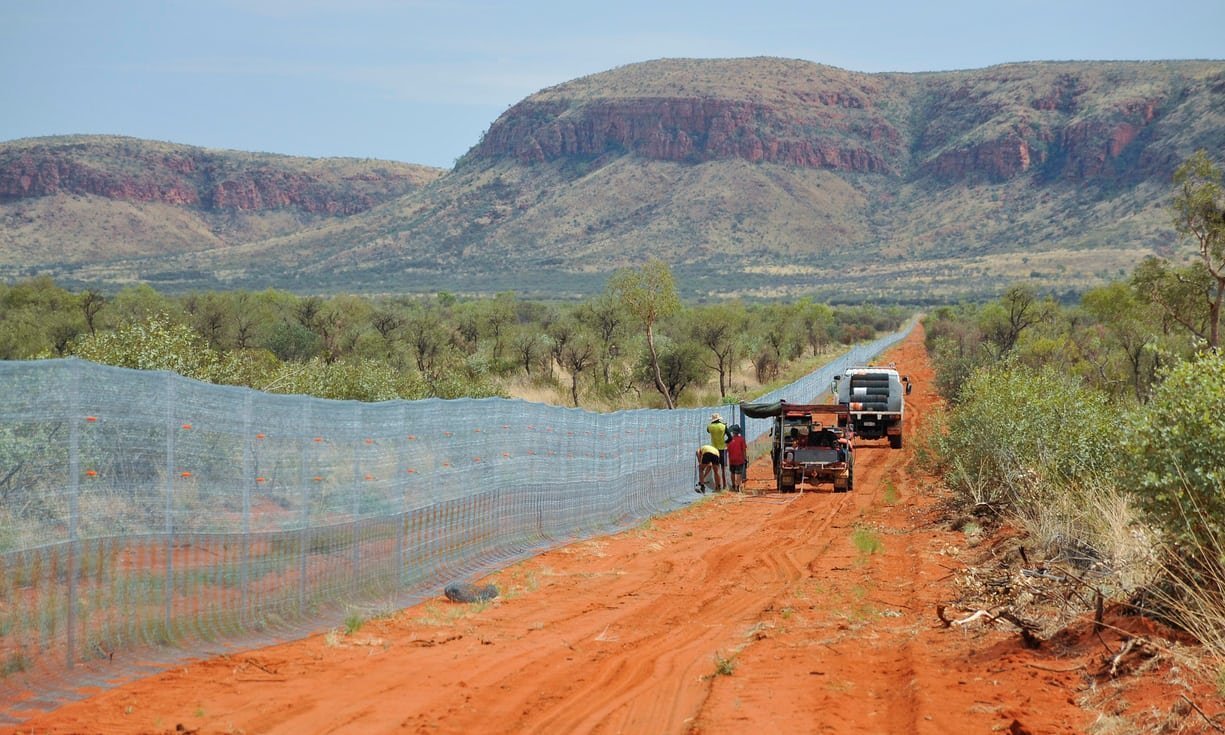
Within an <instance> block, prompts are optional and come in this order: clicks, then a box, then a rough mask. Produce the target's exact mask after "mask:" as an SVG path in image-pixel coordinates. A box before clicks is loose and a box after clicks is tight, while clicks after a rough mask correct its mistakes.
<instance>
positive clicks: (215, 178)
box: [0, 139, 433, 215]
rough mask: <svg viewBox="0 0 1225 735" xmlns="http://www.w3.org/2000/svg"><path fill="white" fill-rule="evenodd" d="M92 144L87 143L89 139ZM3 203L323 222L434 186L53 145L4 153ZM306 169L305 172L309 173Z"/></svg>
mask: <svg viewBox="0 0 1225 735" xmlns="http://www.w3.org/2000/svg"><path fill="white" fill-rule="evenodd" d="M86 140H87V141H88V140H89V139H86ZM3 153H4V155H0V199H20V198H27V197H41V196H50V195H53V194H60V193H65V194H88V195H94V196H100V197H106V198H109V199H121V200H127V201H137V202H162V203H165V204H173V205H179V206H190V207H199V208H201V209H205V210H231V211H233V210H237V211H262V210H271V209H284V208H293V209H297V210H299V211H302V212H309V213H312V214H325V215H348V214H354V213H357V212H361V211H365V210H367V209H370V208H371V207H373V206H375V205H377V204H379V203H381V202H384V201H387V200H388V199H392V198H395V197H397V196H400V195H402V194H405V193H407V192H410V191H412V190H414V189H416V188H419V187H420V186H421V185H423V184H424V183H425V182H426V181H428V180H430V179H431V178H433V177H432V176H431V175H429V174H428V173H427V172H428V170H427V169H424V168H423V167H404V168H403V169H398V168H396V166H395V165H390V164H389V165H387V166H380V167H376V168H375V169H373V170H368V169H369V167H363V166H362V165H360V164H357V163H355V164H353V165H352V167H351V168H352V170H345V166H344V165H343V164H341V165H337V166H334V167H331V168H328V169H326V170H321V171H317V172H316V171H310V170H296V169H295V168H294V162H295V161H296V160H298V161H303V162H308V161H311V160H312V159H292V158H289V157H281V158H280V159H278V160H280V161H282V162H283V163H282V165H279V166H278V165H272V164H268V163H262V162H258V161H252V162H247V161H244V160H242V158H241V154H235V156H234V157H229V156H227V155H225V154H220V153H215V152H210V151H206V150H204V149H188V148H184V150H183V152H174V153H158V152H155V151H149V150H145V149H143V148H142V147H141V146H140V145H139V144H138V143H133V142H125V143H124V144H123V145H122V150H116V149H115V146H114V145H113V144H111V143H110V142H109V141H108V139H102V142H98V143H91V142H86V143H73V144H61V143H48V144H44V145H32V146H24V147H23V148H21V149H17V150H9V151H3ZM303 168H306V167H305V166H304V167H303Z"/></svg>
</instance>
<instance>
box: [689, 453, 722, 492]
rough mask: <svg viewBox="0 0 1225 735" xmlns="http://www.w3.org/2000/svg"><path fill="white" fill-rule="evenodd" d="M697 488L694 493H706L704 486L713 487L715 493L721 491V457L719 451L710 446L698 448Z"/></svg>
mask: <svg viewBox="0 0 1225 735" xmlns="http://www.w3.org/2000/svg"><path fill="white" fill-rule="evenodd" d="M697 461H698V486H697V487H696V488H694V490H695V491H696V492H699V493H704V492H706V485H707V483H709V484H710V485H711V486H713V488H714V491H715V492H722V491H723V457H722V455H720V454H719V450H718V449H715V448H714V447H713V446H712V445H710V444H703V445H702V446H701V447H700V448H698V456H697Z"/></svg>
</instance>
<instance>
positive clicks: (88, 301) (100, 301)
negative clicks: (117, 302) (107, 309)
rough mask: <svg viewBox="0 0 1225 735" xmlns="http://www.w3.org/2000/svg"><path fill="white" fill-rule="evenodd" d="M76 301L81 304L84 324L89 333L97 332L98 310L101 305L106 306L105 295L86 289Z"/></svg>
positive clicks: (100, 309)
mask: <svg viewBox="0 0 1225 735" xmlns="http://www.w3.org/2000/svg"><path fill="white" fill-rule="evenodd" d="M78 298H79V299H80V300H79V301H78V303H79V304H80V305H81V313H82V314H83V315H84V316H85V326H86V327H87V328H88V329H89V333H90V334H97V333H98V312H100V311H102V307H104V306H106V297H105V296H103V295H102V294H100V293H98V292H97V291H94V290H93V289H86V290H85V291H82V292H81V294H80V296H79V297H78Z"/></svg>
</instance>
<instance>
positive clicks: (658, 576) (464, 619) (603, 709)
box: [9, 330, 1171, 735]
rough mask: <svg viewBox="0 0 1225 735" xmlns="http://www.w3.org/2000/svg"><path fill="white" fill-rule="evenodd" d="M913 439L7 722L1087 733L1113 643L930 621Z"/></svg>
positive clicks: (945, 558)
mask: <svg viewBox="0 0 1225 735" xmlns="http://www.w3.org/2000/svg"><path fill="white" fill-rule="evenodd" d="M889 359H892V360H895V361H897V363H898V365H899V367H901V368H902V369H903V370H904V372H906V373H908V374H909V375H910V376H911V377H912V378H913V379H914V381H915V383H916V388H915V391H914V393H913V395H912V396H911V398H910V401H909V403H908V409H909V414H908V423H907V426H906V430H907V431H908V432H913V431H915V430H916V428H917V426H918V424H919V421H920V420H921V418H922V416H923V414H924V413H925V412H926V411H928V410H930V407H931V406H933V405H934V404H935V401H936V398H935V395H934V393H933V392H932V387H931V386H932V376H931V371H930V368H929V367H928V365H927V362H926V357H925V354H924V352H923V349H922V332H921V330H917V331H916V332H915V333H914V334H913V335H912V336H911V337H910V338H909V339H908V340H907V341H906V342H905V343H904V344H903V345H901V346H900V347H899V348H897V349H896V350H895V351H894V353H893V354H891V355H890V357H889ZM907 438H908V439H909V438H911V437H907ZM695 441H696V437H695ZM912 444H913V442H909V441H908V442H907V446H908V447H909V446H911V445H912ZM910 454H911V452H910V449H909V448H907V449H905V450H902V451H891V450H889V449H888V448H887V445H884V444H883V443H882V445H881V446H879V447H878V446H871V445H868V444H864V445H863V446H861V447H860V448H859V449H858V450H857V466H856V477H855V490H854V492H851V493H847V494H833V493H831V492H828V491H827V490H826V489H824V488H822V489H821V490H819V491H816V492H804V493H802V494H794V495H778V494H774V493H773V492H768V493H767V492H765V491H766V490H767V489H772V488H770V485H771V481H770V478H769V459H768V458H766V459H765V461H764V462H759V463H758V464H757V465H755V466H754V467H753V468H752V472H751V475H750V488H755V489H757V490H759V491H762V494H760V495H737V494H723V495H719V496H713V497H709V498H707V499H704V500H703V501H701V502H699V503H697V504H695V505H693V506H691V507H689V508H687V509H685V510H683V511H680V512H677V513H673V514H671V515H668V516H666V517H660V518H656V519H654V520H652V521H651V522H649V523H646V524H644V525H642V526H640V527H638V528H636V529H633V530H630V531H627V532H624V533H621V534H617V535H615V536H610V537H603V538H597V539H593V540H589V541H585V542H580V543H575V544H572V545H570V546H568V547H565V548H560V549H556V550H554V551H551V552H548V553H545V554H542V555H540V556H538V557H535V558H532V559H530V560H527V561H524V562H521V563H519V564H517V565H515V566H513V567H511V568H508V569H506V570H503V571H502V572H500V573H498V574H495V575H492V576H491V577H490V578H489V579H488V580H481V581H482V582H484V581H492V582H494V583H496V584H497V585H498V587H499V589H501V590H503V593H504V594H503V596H502V597H501V598H499V599H498V600H496V601H494V602H492V603H489V604H486V605H457V604H451V603H448V602H446V601H445V600H444V599H443V598H441V596H440V597H439V598H438V600H437V601H432V602H428V603H425V604H423V605H420V606H417V607H414V608H410V609H406V610H402V611H400V612H399V613H397V614H396V615H394V616H393V617H389V618H383V619H379V620H374V621H370V622H367V623H366V624H365V625H364V626H363V627H362V628H361V629H360V630H358V631H357V632H355V633H353V634H351V635H345V634H343V633H338V632H333V633H331V634H328V635H324V634H320V635H315V636H312V637H310V638H307V639H304V640H301V641H296V642H292V643H287V644H284V645H277V646H273V647H270V648H264V649H260V650H255V651H251V652H248V653H244V654H240V655H232V656H226V657H221V658H217V659H212V660H208V661H203V662H199V663H192V664H189V665H186V666H183V667H180V668H176V669H174V670H172V671H168V672H165V673H162V674H159V675H156V676H153V677H150V678H147V679H143V680H140V681H137V682H134V683H131V684H128V685H125V686H123V687H121V688H118V689H114V690H111V691H107V692H103V693H100V694H98V695H96V696H94V697H92V698H90V699H87V700H84V701H81V702H76V703H72V704H69V705H66V706H64V707H62V708H60V709H58V710H56V711H55V712H51V713H48V714H45V715H42V716H38V717H35V718H33V719H31V720H29V721H27V722H26V723H24V724H23V725H21V726H20V728H17V729H15V730H9V732H21V733H28V732H33V733H174V732H196V733H202V734H203V733H209V734H211V733H247V734H249V735H250V734H254V733H295V734H299V733H391V732H397V733H400V732H403V733H473V732H479V733H485V734H491V735H492V734H496V733H558V734H564V733H701V734H704V735H705V734H711V735H713V734H716V733H746V732H778V733H933V734H936V733H939V734H941V735H944V734H950V733H952V734H956V733H989V732H1013V733H1023V732H1030V733H1081V732H1085V731H1086V730H1087V728H1088V727H1089V726H1090V724H1091V723H1093V722H1094V720H1095V719H1097V718H1098V717H1099V715H1098V713H1096V712H1093V711H1091V710H1089V709H1086V708H1083V707H1082V706H1081V705H1082V704H1083V703H1084V702H1083V701H1082V700H1083V698H1084V695H1085V693H1086V692H1087V690H1088V688H1089V687H1088V686H1087V685H1088V683H1089V680H1088V679H1087V678H1086V676H1087V671H1088V670H1090V669H1091V668H1093V667H1095V666H1096V665H1097V660H1096V659H1094V658H1093V657H1094V656H1096V658H1097V659H1100V658H1101V649H1100V647H1099V648H1098V649H1097V650H1096V652H1091V651H1090V649H1088V647H1087V646H1086V647H1082V648H1079V649H1077V648H1074V647H1073V646H1070V645H1069V646H1065V647H1064V648H1063V649H1061V650H1060V651H1059V652H1058V653H1056V652H1053V651H1051V650H1049V649H1050V647H1049V646H1046V647H1044V648H1042V649H1039V650H1027V649H1025V648H1024V647H1022V645H1021V643H1020V639H1019V637H1018V636H1017V634H1016V632H1015V631H1009V630H1005V629H993V628H987V627H981V626H978V625H967V626H964V629H962V628H946V627H944V626H942V625H941V624H940V623H939V621H938V620H937V618H936V613H935V609H936V606H937V604H940V603H943V602H946V601H948V600H950V599H953V598H954V597H955V596H956V593H955V590H954V589H953V577H954V574H955V573H956V572H957V571H959V570H960V569H962V568H963V566H964V562H963V561H960V560H959V555H960V554H961V553H962V551H961V548H962V547H964V546H965V536H964V535H963V534H961V533H958V532H954V531H950V530H947V529H946V528H944V527H943V526H941V525H940V524H938V523H937V511H936V509H935V505H936V497H935V496H936V490H934V489H932V488H934V486H935V485H934V483H932V482H931V481H930V480H929V479H928V478H925V477H924V476H923V475H922V474H921V473H918V472H917V471H916V470H914V469H913V468H911V467H910V465H909V461H910ZM957 614H964V612H959V613H957ZM1094 645H1095V646H1096V643H1095V644H1094ZM1162 691H1163V692H1164V691H1165V690H1162ZM1156 695H1157V699H1158V700H1159V701H1158V704H1160V705H1162V706H1165V707H1168V706H1169V705H1170V704H1171V700H1170V699H1169V698H1168V696H1167V695H1164V694H1161V693H1160V692H1156ZM1162 696H1166V697H1167V698H1166V699H1164V700H1161V697H1162ZM1116 709H1118V708H1116ZM1124 731H1126V730H1118V731H1117V732H1124Z"/></svg>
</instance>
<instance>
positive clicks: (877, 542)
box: [851, 526, 885, 556]
mask: <svg viewBox="0 0 1225 735" xmlns="http://www.w3.org/2000/svg"><path fill="white" fill-rule="evenodd" d="M851 543H852V544H854V545H855V548H856V549H857V550H858V551H859V553H860V554H863V555H865V556H871V555H872V554H879V553H880V552H881V551H883V550H884V548H885V543H884V542H883V541H881V539H880V536H878V535H877V534H876V532H875V531H873V530H872V529H870V528H867V527H866V526H856V527H855V530H854V531H852V532H851Z"/></svg>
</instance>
